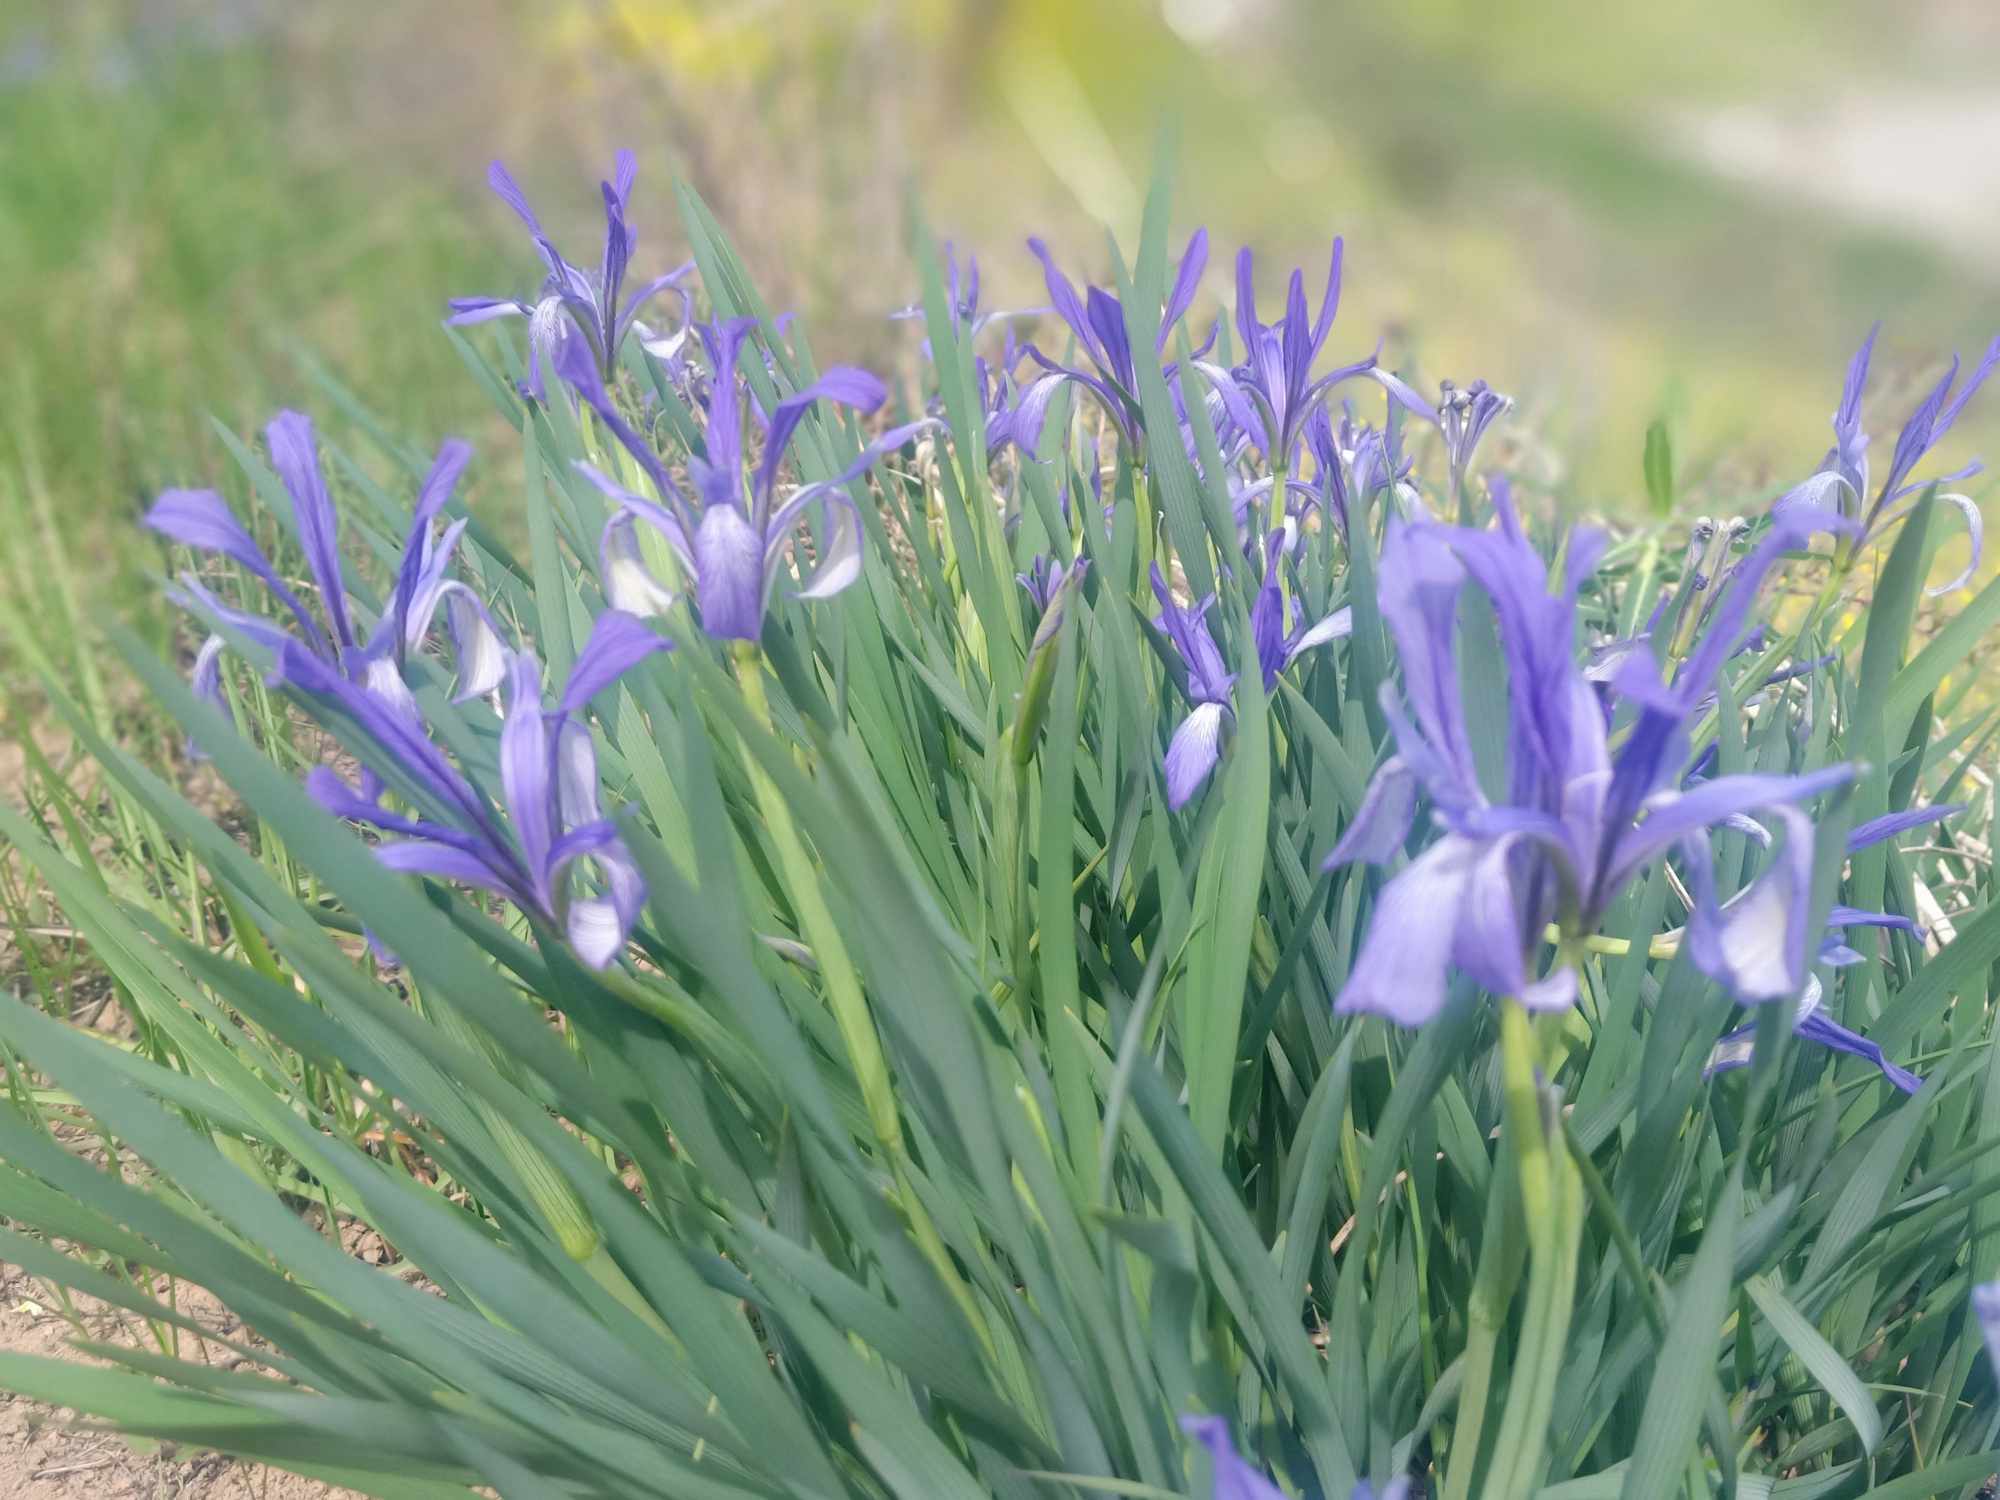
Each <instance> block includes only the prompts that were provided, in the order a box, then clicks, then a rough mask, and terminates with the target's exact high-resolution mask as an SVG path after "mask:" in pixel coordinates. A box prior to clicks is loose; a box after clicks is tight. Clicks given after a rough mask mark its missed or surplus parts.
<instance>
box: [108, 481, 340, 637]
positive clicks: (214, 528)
mask: <svg viewBox="0 0 2000 1500" xmlns="http://www.w3.org/2000/svg"><path fill="white" fill-rule="evenodd" d="M146 524H147V525H148V526H150V527H152V528H153V530H155V531H157V532H159V533H161V534H162V535H164V536H169V537H172V538H173V539H174V540H175V541H177V542H179V543H181V545H183V546H185V547H192V548H194V549H195V550H196V551H197V552H220V553H221V554H222V555H223V556H224V557H227V558H229V559H231V560H232V561H234V562H237V563H240V564H241V565H242V566H243V567H245V568H248V569H249V570H250V571H251V572H252V573H254V574H256V575H257V577H259V578H260V579H262V580H263V581H264V583H265V585H266V586H267V587H269V589H270V590H271V592H272V593H274V594H276V595H277V596H278V598H279V599H281V600H283V601H284V604H285V607H286V608H287V609H289V610H290V611H291V612H292V614H293V615H294V616H295V617H296V618H297V620H298V622H299V628H300V629H302V630H304V631H305V633H306V638H307V639H308V640H309V641H311V642H312V643H313V648H314V649H315V650H317V651H319V652H320V653H321V654H326V651H327V645H326V637H325V636H324V635H322V634H320V629H319V627H318V626H317V625H315V624H314V623H313V621H312V616H310V615H308V614H307V613H306V610H305V606H304V605H302V604H300V603H299V601H298V596H297V595H295V594H293V592H292V591H291V590H290V589H288V588H286V587H285V584H284V580H283V579H281V578H279V577H278V574H277V570H276V569H274V568H273V567H272V566H271V563H270V559H268V558H267V557H265V556H264V553H263V549H261V548H260V547H259V546H258V545H257V543H256V542H255V541H253V540H252V539H251V537H250V533H249V532H247V531H245V530H244V529H243V524H242V523H241V522H240V521H238V520H237V519H236V516H235V513H234V512H232V511H231V510H230V508H229V505H228V503H227V502H226V501H225V500H223V498H222V496H220V495H218V494H217V493H216V492H215V491H214V490H162V491H161V492H160V498H159V499H157V500H155V501H154V502H153V504H152V507H151V509H149V510H148V511H147V512H146ZM203 592H204V593H206V592H207V591H206V590H203Z"/></svg>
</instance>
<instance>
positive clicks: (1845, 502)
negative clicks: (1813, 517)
mask: <svg viewBox="0 0 2000 1500" xmlns="http://www.w3.org/2000/svg"><path fill="white" fill-rule="evenodd" d="M1881 327H1882V325H1881V324H1879V323H1878V324H1876V325H1875V327H1873V328H1871V329H1869V330H1868V337H1867V338H1866V339H1864V340H1863V341H1862V344H1861V347H1860V348H1859V349H1858V350H1856V351H1855V354H1854V358H1853V359H1852V360H1851V361H1849V363H1848V366H1847V380H1846V383H1845V384H1844V385H1843V386H1842V388H1841V393H1840V407H1839V409H1838V410H1837V411H1835V412H1834V414H1833V436H1834V445H1833V447H1832V448H1830V449H1828V450H1827V455H1826V457H1825V458H1824V459H1822V460H1821V461H1820V466H1819V468H1818V470H1817V471H1815V472H1814V474H1813V475H1812V477H1811V478H1809V479H1807V480H1805V481H1804V482H1803V483H1801V484H1798V485H1796V486H1794V487H1793V488H1792V490H1791V491H1790V492H1789V493H1787V494H1786V495H1784V496H1783V497H1781V498H1780V499H1779V500H1778V501H1777V502H1776V503H1774V504H1773V505H1772V507H1771V513H1772V514H1773V515H1777V514H1780V513H1781V512H1784V511H1789V510H1799V509H1804V510H1817V511H1825V512H1828V513H1831V514H1833V515H1837V516H1841V517H1844V518H1846V519H1847V520H1849V521H1853V522H1856V523H1857V524H1858V526H1859V532H1858V535H1857V538H1856V540H1855V542H1854V544H1853V551H1855V552H1858V551H1860V549H1861V548H1862V547H1863V546H1865V545H1867V543H1868V542H1870V541H1871V540H1873V539H1874V538H1876V537H1879V536H1881V535H1882V534H1883V533H1884V532H1885V531H1886V530H1887V529H1888V528H1889V527H1890V526H1893V525H1894V524H1895V523H1896V522H1897V521H1900V520H1901V519H1902V518H1903V517H1904V516H1905V515H1907V514H1908V513H1909V511H1910V509H1911V507H1912V506H1914V505H1915V504H1916V502H1915V501H1914V500H1908V497H1909V496H1910V495H1912V494H1915V493H1916V492H1917V491H1919V490H1921V489H1923V488H1925V487H1926V486H1928V485H1930V484H1933V483H1935V484H1950V483H1952V482H1954V481H1956V480H1960V479H1969V478H1971V477H1972V476H1973V475H1974V474H1977V473H1978V472H1979V471H1980V470H1981V469H1982V468H1984V467H1985V466H1984V465H1983V464H1981V463H1980V461H1979V460H1978V459H1976V458H1975V459H1973V460H1972V461H1971V462H1970V463H1968V464H1966V465H1965V466H1964V467H1963V468H1959V469H1954V470H1953V471H1952V472H1951V473H1949V474H1940V475H1938V476H1937V477H1936V479H1934V480H1931V479H1915V480H1913V479H1911V478H1910V474H1911V471H1912V470H1914V469H1915V468H1916V466H1917V464H1918V463H1919V462H1920V461H1921V460H1922V459H1923V456H1924V455H1925V454H1926V453H1928V452H1930V450H1931V449H1932V448H1934V447H1936V446H1937V444H1938V443H1939V442H1940V441H1942V440H1943V438H1944V435H1945V434H1946V433H1947V432H1949V431H1950V430H1951V425H1952V423H1953V422H1955V421H1957V420H1958V414H1959V413H1960V412H1961V411H1963V410H1964V409H1965V403H1966V402H1967V401H1969V400H1971V399H1972V393H1973V392H1974V391H1976V390H1978V389H1979V387H1980V386H1981V385H1983V384H1985V382H1986V377H1987V376H1989V375H1990V374H1992V373H1993V367H1994V365H1995V363H1996V362H2000V336H1996V337H1995V338H1994V340H1993V342H1992V343H1990V344H1988V345H1987V346H1986V352H1985V354H1983V355H1981V356H1980V359H1979V363H1978V364H1977V365H1975V366H1973V369H1972V373H1971V374H1970V375H1969V376H1967V377H1966V381H1965V384H1964V385H1963V386H1962V387H1960V388H1959V390H1958V391H1957V393H1956V394H1954V393H1953V391H1952V386H1953V385H1954V384H1955V383H1956V381H1957V379H1958V368H1959V366H1958V356H1957V355H1956V354H1954V355H1953V356H1952V357H1951V368H1950V369H1949V370H1947V371H1945V373H1944V378H1943V379H1941V380H1939V381H1938V383H1937V384H1936V385H1935V386H1934V387H1932V388H1931V390H1930V391H1929V393H1928V394H1926V395H1925V396H1924V398H1923V400H1921V401H1919V402H1918V403H1917V408H1916V410H1915V411H1913V412H1911V413H1910V416H1909V419H1908V420H1907V421H1906V422H1904V423H1903V430H1902V432H1900V433H1899V434H1898V435H1897V437H1896V449H1895V452H1894V453H1893V454H1892V455H1891V456H1890V459H1889V470H1888V472H1887V474H1885V475H1884V476H1883V479H1882V484H1881V487H1880V488H1879V489H1877V490H1876V492H1875V497H1874V499H1873V500H1872V501H1871V500H1870V499H1869V498H1868V488H1869V475H1868V434H1867V433H1866V432H1864V431H1863V430H1862V427H1861V393H1862V389H1863V387H1864V386H1865V385H1866V384H1867V380H1868V361H1869V357H1870V356H1871V355H1872V354H1873V353H1874V349H1875V335H1876V334H1877V333H1878V332H1880V331H1881ZM1939 498H1940V499H1942V500H1944V501H1947V502H1948V503H1950V504H1951V505H1954V506H1956V507H1957V508H1958V511H1959V513H1960V514H1961V515H1963V516H1964V517H1965V529H1966V533H1967V535H1968V537H1969V538H1970V540H1971V543H1972V550H1971V556H1970V557H1969V558H1968V559H1967V561H1966V564H1965V570H1964V571H1963V572H1962V573H1960V574H1959V575H1958V577H1956V578H1954V579H1952V580H1951V582H1949V583H1942V584H1939V585H1938V586H1937V587H1936V588H1931V589H1926V590H1925V591H1924V592H1925V593H1927V594H1932V595H1936V594H1948V593H1950V592H1952V591H1953V590H1954V589H1958V588H1963V587H1964V586H1965V584H1966V582H1967V581H1968V580H1969V579H1970V578H1971V577H1972V575H1973V573H1974V572H1975V571H1977V569H1978V567H1979V553H1980V548H1981V545H1982V543H1983V541H1984V536H1985V525H1984V522H1983V521H1982V519H1981V517H1980V514H1979V507H1978V506H1977V505H1976V504H1974V503H1973V501H1972V499H1971V497H1970V496H1967V495H1959V494H1942V495H1940V496H1939ZM1906 500H1907V501H1908V503H1899V502H1904V501H1906Z"/></svg>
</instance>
